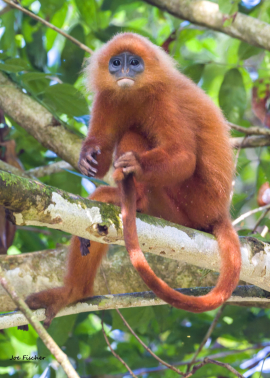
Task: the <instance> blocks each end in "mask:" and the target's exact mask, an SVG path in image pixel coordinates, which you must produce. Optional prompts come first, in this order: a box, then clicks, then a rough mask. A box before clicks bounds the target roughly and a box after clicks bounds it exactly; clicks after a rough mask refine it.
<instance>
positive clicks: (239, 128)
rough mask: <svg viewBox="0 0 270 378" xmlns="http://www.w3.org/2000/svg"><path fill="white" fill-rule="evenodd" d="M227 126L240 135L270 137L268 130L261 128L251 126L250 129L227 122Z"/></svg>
mask: <svg viewBox="0 0 270 378" xmlns="http://www.w3.org/2000/svg"><path fill="white" fill-rule="evenodd" d="M228 125H229V126H230V127H231V128H232V129H234V130H236V131H239V132H240V133H244V134H246V135H267V136H270V129H267V128H265V127H261V126H252V127H243V126H239V125H235V124H234V123H231V122H228Z"/></svg>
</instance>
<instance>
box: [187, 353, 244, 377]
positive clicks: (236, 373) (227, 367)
mask: <svg viewBox="0 0 270 378" xmlns="http://www.w3.org/2000/svg"><path fill="white" fill-rule="evenodd" d="M206 364H214V365H218V366H221V367H224V368H225V369H227V370H229V371H231V372H232V373H233V374H235V375H236V376H237V377H239V378H244V376H243V375H242V374H240V373H238V371H237V370H235V369H234V368H233V367H232V366H231V365H229V364H227V363H224V362H220V361H216V360H211V359H209V358H207V357H206V358H205V359H204V360H203V362H201V363H200V364H198V365H196V366H194V368H193V369H192V370H191V372H189V373H187V374H185V375H184V378H189V377H191V376H192V375H193V374H195V373H196V371H197V370H199V369H200V368H202V367H203V366H204V365H206Z"/></svg>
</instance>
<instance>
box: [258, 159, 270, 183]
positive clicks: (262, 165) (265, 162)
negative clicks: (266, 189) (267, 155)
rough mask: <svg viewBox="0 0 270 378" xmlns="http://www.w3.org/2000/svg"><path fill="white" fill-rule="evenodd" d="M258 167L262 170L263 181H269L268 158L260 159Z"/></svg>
mask: <svg viewBox="0 0 270 378" xmlns="http://www.w3.org/2000/svg"><path fill="white" fill-rule="evenodd" d="M260 168H261V169H262V171H263V174H264V178H263V182H265V181H269V182H270V164H269V161H268V160H261V161H260Z"/></svg>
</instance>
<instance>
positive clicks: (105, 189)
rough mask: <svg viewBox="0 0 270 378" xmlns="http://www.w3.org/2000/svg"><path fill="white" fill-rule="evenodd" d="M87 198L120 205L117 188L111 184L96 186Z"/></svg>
mask: <svg viewBox="0 0 270 378" xmlns="http://www.w3.org/2000/svg"><path fill="white" fill-rule="evenodd" d="M89 198H90V199H91V200H94V201H99V202H107V203H110V204H112V205H117V206H120V203H121V202H120V201H121V200H120V192H119V189H118V188H113V187H111V186H100V187H98V188H97V189H96V190H95V191H94V193H93V194H92V195H91V196H90V197H89Z"/></svg>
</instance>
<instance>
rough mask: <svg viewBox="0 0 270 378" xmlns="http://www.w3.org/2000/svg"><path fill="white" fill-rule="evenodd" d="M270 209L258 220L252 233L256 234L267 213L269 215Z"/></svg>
mask: <svg viewBox="0 0 270 378" xmlns="http://www.w3.org/2000/svg"><path fill="white" fill-rule="evenodd" d="M269 211H270V209H267V210H265V212H264V213H263V214H262V215H261V216H260V217H259V219H258V220H257V222H256V224H255V226H254V228H253V230H252V233H253V234H254V233H255V232H256V230H257V228H258V226H259V225H260V223H261V221H262V220H263V219H264V218H265V217H266V215H267V213H269Z"/></svg>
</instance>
